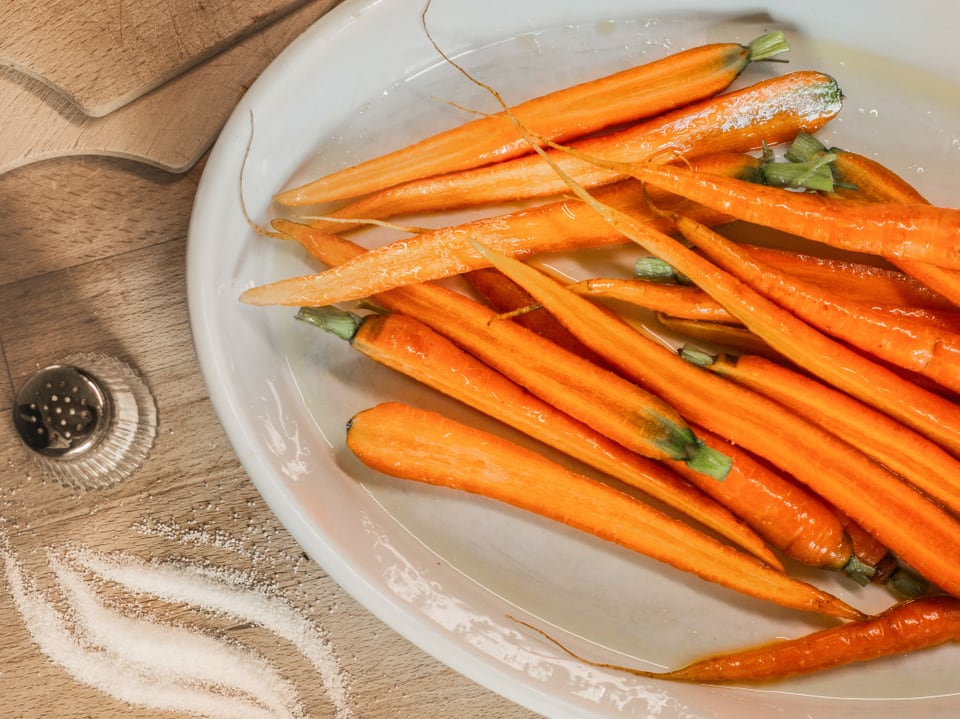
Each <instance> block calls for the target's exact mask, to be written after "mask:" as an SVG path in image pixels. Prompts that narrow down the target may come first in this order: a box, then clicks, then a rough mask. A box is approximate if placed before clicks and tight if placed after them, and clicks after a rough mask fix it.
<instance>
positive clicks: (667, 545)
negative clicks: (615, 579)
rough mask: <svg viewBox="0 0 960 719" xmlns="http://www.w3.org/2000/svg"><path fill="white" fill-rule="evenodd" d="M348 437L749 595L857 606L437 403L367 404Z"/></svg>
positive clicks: (360, 446)
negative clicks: (424, 406) (452, 415)
mask: <svg viewBox="0 0 960 719" xmlns="http://www.w3.org/2000/svg"><path fill="white" fill-rule="evenodd" d="M347 447H348V448H349V449H350V450H351V451H352V452H353V453H354V454H355V455H356V456H357V457H358V458H359V459H360V460H361V461H362V462H363V463H364V464H366V465H368V466H369V467H371V468H373V469H375V470H377V471H379V472H383V473H385V474H388V475H391V476H394V477H399V478H402V479H410V480H414V481H418V482H425V483H427V484H433V485H438V486H442V487H449V488H452V489H457V490H460V491H465V492H470V493H473V494H478V495H481V496H484V497H487V498H489V499H494V500H497V501H500V502H504V503H506V504H509V505H511V506H514V507H517V508H519V509H523V510H526V511H529V512H533V513H535V514H538V515H540V516H543V517H547V518H549V519H552V520H554V521H558V522H562V523H564V524H566V525H567V526H570V527H573V528H575V529H578V530H580V531H583V532H587V533H589V534H592V535H594V536H597V537H599V538H601V539H604V540H607V541H610V542H614V543H616V544H619V545H620V546H622V547H625V548H627V549H629V550H633V551H636V552H640V553H642V554H644V555H646V556H649V557H651V558H653V559H656V560H658V561H661V562H665V563H667V564H670V565H671V566H673V567H676V568H677V569H681V570H683V571H688V572H693V573H694V574H696V575H697V576H699V577H701V578H703V579H705V580H707V581H711V582H716V583H718V584H720V585H722V586H726V587H728V588H730V589H734V590H736V591H739V592H743V593H745V594H748V595H749V596H753V597H757V598H760V599H764V600H768V601H771V602H775V603H777V604H779V605H781V606H786V607H791V608H795V609H799V610H805V611H813V612H819V613H822V614H828V615H831V616H836V617H841V618H847V619H860V618H862V616H863V615H862V614H861V613H860V612H859V611H858V610H856V609H854V608H853V607H851V606H849V605H848V604H846V603H845V602H843V601H841V600H839V599H837V598H836V597H834V596H833V595H830V594H828V593H827V592H824V591H822V590H820V589H817V588H815V587H813V586H811V585H809V584H806V583H804V582H800V581H797V580H795V579H791V578H789V577H788V576H787V575H785V574H784V573H783V572H780V571H778V570H776V569H772V568H771V567H768V566H767V565H766V564H764V563H763V562H760V561H759V560H757V559H756V558H754V557H752V556H750V555H746V554H743V553H742V552H738V551H737V550H735V549H733V548H731V547H729V546H727V545H723V544H720V543H719V542H717V541H716V540H714V539H712V538H710V537H708V536H706V535H703V534H699V533H697V532H691V530H690V527H688V526H686V525H684V524H683V523H682V522H679V521H677V520H673V519H669V518H667V517H666V516H665V515H663V514H662V513H660V512H658V511H657V510H655V509H653V508H652V507H649V506H648V505H646V504H644V503H642V502H639V501H637V500H636V499H635V498H633V497H630V496H629V495H626V494H624V493H622V492H619V491H617V490H615V489H613V488H611V487H609V486H607V485H605V484H603V483H601V482H598V481H596V480H593V479H590V478H588V477H586V476H584V475H580V474H577V473H575V472H571V471H570V470H568V469H566V468H565V467H563V466H562V465H559V464H557V463H555V462H553V461H551V460H549V459H547V458H546V457H544V456H543V455H541V454H538V453H536V452H533V451H531V450H528V449H526V448H523V447H520V446H519V445H517V444H514V443H512V442H509V441H508V440H506V439H504V438H503V437H500V436H499V435H494V434H490V433H488V432H484V431H482V430H478V429H475V428H472V427H468V426H467V425H464V424H461V423H459V422H455V421H453V420H451V419H449V418H447V417H444V416H442V415H439V414H437V413H435V412H429V411H426V410H420V409H416V408H413V407H410V406H408V405H403V404H399V403H396V402H388V403H383V404H380V405H377V406H375V407H372V408H371V409H367V410H364V411H362V412H360V413H358V414H356V415H354V417H353V418H352V419H351V420H350V422H349V423H348V425H347Z"/></svg>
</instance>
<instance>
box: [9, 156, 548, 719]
mask: <svg viewBox="0 0 960 719" xmlns="http://www.w3.org/2000/svg"><path fill="white" fill-rule="evenodd" d="M201 170H202V167H201V166H197V167H196V168H194V169H193V170H191V171H190V172H188V173H186V174H183V175H178V176H174V175H170V174H168V173H164V172H162V171H160V170H157V169H153V168H148V167H144V166H142V165H139V164H137V163H133V162H128V161H124V160H117V159H109V158H107V159H104V158H64V159H59V160H52V161H49V162H44V163H39V164H36V165H31V166H28V167H24V168H21V169H19V170H16V171H13V172H10V173H7V174H6V175H4V176H2V177H0V413H2V414H3V415H4V417H5V419H4V420H3V421H2V422H0V467H3V472H2V475H0V476H2V481H0V539H2V541H0V549H3V548H4V543H6V548H7V549H8V550H9V552H10V553H11V554H12V555H13V556H14V557H15V558H16V559H17V561H18V562H19V564H20V566H21V567H22V569H23V572H24V574H26V575H28V576H29V577H31V578H33V579H34V580H35V581H36V582H37V584H38V587H39V589H40V591H43V592H45V594H44V596H46V597H48V598H49V601H50V602H51V603H56V602H59V601H62V597H61V596H60V595H59V594H58V593H57V592H56V591H55V590H54V588H52V586H51V585H52V579H51V577H50V574H51V569H50V562H49V557H50V556H51V554H53V555H56V554H57V553H60V552H62V551H64V550H65V549H66V548H70V547H80V548H85V549H87V550H89V551H94V552H97V553H103V554H107V555H113V554H116V553H120V554H121V555H123V556H126V557H134V558H139V559H141V560H143V561H149V560H155V559H160V560H164V561H177V562H180V561H193V562H202V563H203V564H204V565H205V566H213V567H220V568H229V569H230V570H232V571H237V572H244V573H247V574H248V575H249V576H252V577H253V578H254V579H255V580H256V582H258V583H262V584H264V585H266V586H269V587H271V588H272V590H273V591H274V592H276V593H278V594H279V595H280V596H282V597H283V598H284V599H285V600H287V601H289V602H290V603H291V604H292V605H293V606H294V607H296V609H297V610H298V611H299V612H301V613H302V614H303V616H305V617H307V618H308V619H309V620H311V621H312V622H314V623H315V624H316V625H317V626H318V627H321V628H322V629H323V631H325V632H326V634H327V635H328V638H329V642H330V646H331V648H332V651H333V652H334V654H335V656H336V657H337V658H338V659H339V663H340V667H341V668H342V670H343V672H344V674H345V675H346V676H347V677H348V680H349V687H350V699H349V702H350V707H351V709H352V712H353V716H355V717H362V718H363V719H403V718H410V719H413V718H416V719H441V718H442V719H447V718H449V717H458V719H474V718H476V719H481V718H483V719H506V718H507V717H510V718H511V719H526V718H527V717H532V716H533V715H532V714H530V713H529V712H527V711H525V710H522V709H520V708H518V707H516V706H515V705H513V704H511V703H510V702H508V701H506V700H504V699H502V698H501V697H498V696H496V695H494V694H492V693H490V692H488V691H486V690H485V689H482V688H480V687H479V686H477V685H475V684H473V683H472V682H470V681H468V680H466V679H465V678H463V677H462V676H460V675H459V674H457V673H455V672H453V671H451V670H450V669H448V668H446V667H444V666H442V665H441V664H439V663H438V662H436V661H435V660H433V659H432V658H430V657H429V656H427V655H425V654H424V653H423V652H421V651H420V650H419V649H417V648H416V647H414V646H413V645H411V644H410V643H408V642H407V641H406V640H404V639H402V638H401V637H400V636H398V635H397V634H395V633H394V632H393V631H391V630H390V629H389V628H387V627H385V626H384V625H383V624H381V623H380V622H379V621H378V620H376V619H375V618H374V617H372V616H371V615H370V614H369V613H368V612H366V610H364V609H363V608H362V607H360V606H359V605H358V604H357V603H356V602H355V601H354V600H353V599H351V598H350V597H349V596H348V595H346V594H345V593H344V592H343V591H342V590H341V589H340V588H339V587H338V586H337V585H336V584H335V583H334V582H333V581H332V580H331V579H330V578H329V577H328V576H327V575H326V574H325V573H324V572H323V570H322V569H321V568H320V567H319V566H318V565H317V564H316V563H315V562H313V561H311V560H310V559H309V558H307V557H305V556H304V555H303V554H302V551H301V549H300V548H299V546H298V545H297V544H296V542H295V541H294V540H293V539H292V538H291V537H290V536H289V534H287V532H286V531H285V530H284V529H283V528H282V527H281V526H280V525H279V523H278V521H277V520H276V518H275V517H274V515H273V514H272V513H271V512H270V510H269V509H268V508H267V507H266V505H265V504H264V502H263V501H262V500H261V498H260V497H259V495H258V493H257V491H256V489H255V488H254V487H253V485H252V484H251V483H250V481H249V479H248V478H247V477H246V475H245V474H244V472H243V470H242V468H241V466H240V465H239V463H238V461H237V459H236V456H235V454H234V452H233V450H232V448H231V447H230V445H229V444H228V442H227V440H226V439H225V436H224V434H223V433H222V430H221V428H220V426H219V424H218V422H217V418H216V416H215V415H214V412H213V409H212V407H211V404H210V402H209V399H208V397H207V394H206V391H205V388H204V385H203V382H202V380H201V377H200V373H199V370H198V367H197V361H196V357H195V355H194V352H193V346H192V343H191V337H190V327H189V321H188V316H187V310H186V299H185V286H184V253H185V243H186V231H187V224H188V220H189V213H190V206H191V202H192V199H193V193H194V190H195V187H196V183H197V180H198V178H199V175H200V172H201ZM78 352H79V353H86V352H95V353H106V354H109V355H113V356H116V357H119V358H121V359H123V360H124V361H126V362H129V363H130V364H131V365H132V366H134V367H135V368H136V369H137V370H138V371H139V372H140V373H141V374H142V376H143V377H144V379H145V380H146V382H147V384H148V386H149V387H150V389H151V390H152V392H153V394H154V396H155V398H156V401H157V406H158V411H159V418H160V424H159V432H158V436H157V440H156V444H155V446H154V448H153V450H152V452H151V454H150V457H149V458H148V459H147V462H146V463H145V465H144V466H143V467H142V468H141V469H140V470H139V471H138V472H137V473H135V474H134V475H133V476H132V477H130V478H129V479H127V480H126V481H124V482H122V483H120V484H117V485H115V486H113V487H111V488H108V489H105V490H95V491H89V492H78V491H76V490H72V489H67V488H65V487H64V486H62V485H60V484H58V483H57V482H55V481H52V480H50V479H48V478H46V477H45V475H44V474H43V473H42V472H41V471H40V470H39V468H38V467H37V465H36V464H35V463H34V462H33V461H32V459H31V457H30V456H29V453H28V451H27V450H25V449H24V448H23V445H22V444H21V443H20V441H19V439H18V438H17V437H16V436H15V433H14V432H13V428H12V422H11V421H9V418H10V413H11V410H12V404H13V403H12V396H13V392H14V390H15V388H16V387H18V386H19V385H20V383H21V382H22V381H23V379H24V377H26V376H27V375H28V374H29V373H30V372H32V371H34V370H35V369H37V368H38V367H42V366H45V365H47V364H48V363H50V362H53V361H56V360H58V359H59V358H62V357H64V356H66V355H69V354H74V353H78ZM211 538H213V539H215V540H216V541H210V540H211ZM2 563H3V562H2V561H0V565H2ZM0 569H2V567H0ZM131 604H135V605H136V608H137V609H138V610H139V611H144V605H143V603H142V601H141V600H137V602H133V601H132V600H130V599H129V598H128V599H126V600H125V603H124V602H121V603H120V604H119V605H114V607H115V608H116V607H119V608H120V609H124V608H128V607H129V606H130V605H131ZM149 609H150V613H151V616H153V617H155V618H156V619H157V620H158V621H171V622H172V621H176V622H178V623H180V624H181V625H183V626H187V627H190V628H192V629H194V630H196V631H203V632H205V633H206V634H207V635H209V636H216V637H221V636H222V637H226V638H229V639H231V640H233V641H237V642H243V643H244V644H245V645H248V646H252V647H255V648H256V649H257V650H258V651H259V652H260V653H261V654H262V655H263V656H264V657H266V658H267V659H268V660H269V661H270V662H271V663H272V664H273V665H274V666H275V667H276V668H277V669H278V670H279V672H280V673H281V674H282V675H283V676H284V677H286V678H287V679H288V680H289V681H291V682H293V684H294V685H295V686H296V687H297V689H298V691H299V692H300V696H301V698H302V701H303V707H304V710H305V715H306V716H309V717H311V718H312V719H325V718H327V717H334V716H336V714H335V708H334V706H333V705H332V703H331V702H330V700H329V698H328V696H327V695H326V694H325V692H324V690H323V687H322V686H321V683H320V682H319V681H318V677H317V674H316V672H315V671H314V670H313V669H312V667H311V666H310V665H308V664H307V663H306V662H305V661H304V659H303V657H302V656H301V655H299V654H298V653H297V652H296V651H295V650H294V649H292V648H291V647H290V646H289V644H287V643H284V642H282V641H280V640H278V639H277V638H276V636H274V635H273V634H271V633H270V632H268V631H266V630H264V629H263V628H260V627H256V626H250V625H248V624H242V623H241V624H238V623H235V622H234V623H231V622H224V620H223V619H222V618H218V617H214V616H208V615H204V614H199V613H191V612H187V611H186V610H184V609H183V607H178V606H174V605H166V604H162V603H160V604H156V605H150V606H149ZM0 616H2V617H3V626H4V632H3V634H2V636H0V657H3V666H2V686H3V690H4V702H3V704H4V707H5V709H4V710H3V712H0V713H2V715H3V716H4V717H18V718H24V719H39V718H40V717H52V716H56V717H58V719H81V718H88V717H97V718H98V719H121V718H122V719H145V718H146V717H151V718H152V719H156V718H157V717H167V716H169V717H171V718H173V717H178V716H186V715H184V714H178V713H176V712H156V711H153V710H149V709H144V708H141V707H137V706H134V705H132V704H130V703H128V702H124V701H119V700H117V699H116V698H114V697H113V696H111V695H109V694H108V693H105V692H104V691H101V690H98V689H96V688H94V687H91V686H89V685H87V684H84V683H81V682H79V681H78V680H77V679H76V678H75V676H74V675H73V674H72V673H71V672H69V671H67V670H65V669H64V668H63V667H62V666H58V665H57V664H56V663H54V662H53V661H51V659H50V658H49V657H48V656H47V655H46V654H45V653H44V651H43V650H42V649H41V648H40V647H39V646H38V645H37V644H36V643H35V641H34V640H33V639H32V637H31V636H30V634H29V633H28V632H27V631H26V628H25V624H24V621H23V620H22V617H21V616H20V613H19V610H18V608H17V607H16V606H15V605H14V603H13V600H12V598H11V592H10V587H9V585H8V583H7V582H6V581H5V580H4V579H3V575H2V572H0Z"/></svg>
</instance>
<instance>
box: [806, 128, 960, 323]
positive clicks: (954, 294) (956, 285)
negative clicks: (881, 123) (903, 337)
mask: <svg viewBox="0 0 960 719" xmlns="http://www.w3.org/2000/svg"><path fill="white" fill-rule="evenodd" d="M795 147H798V148H799V149H798V151H799V152H800V153H801V154H802V155H803V158H808V157H811V156H813V155H815V154H818V153H825V152H827V151H828V150H827V148H826V147H825V146H824V145H823V144H822V143H821V142H820V141H819V140H817V139H816V138H815V137H812V136H809V135H803V134H802V135H800V136H798V137H797V139H796V140H795V141H794V143H793V145H792V146H791V149H794V148H795ZM829 152H830V153H832V154H833V155H834V156H835V159H834V160H833V162H832V163H831V168H832V170H833V173H834V175H835V176H836V180H837V182H838V183H840V184H841V185H843V184H846V185H851V186H855V187H856V189H855V190H848V189H844V188H843V187H838V188H837V190H836V193H837V194H838V195H840V196H841V197H853V198H856V199H860V200H867V201H871V202H896V203H900V204H905V205H910V204H930V203H929V202H928V201H927V199H926V198H925V197H924V196H923V195H922V194H921V193H920V192H918V191H917V189H916V188H915V187H913V186H912V185H911V184H910V183H908V182H907V181H906V180H905V179H903V178H902V177H900V176H899V175H898V174H897V173H895V172H894V171H893V170H891V169H890V168H888V167H886V166H885V165H883V164H882V163H880V162H877V161H876V160H873V159H871V158H869V157H864V156H863V155H860V154H857V153H855V152H850V151H847V150H841V149H838V148H833V149H831V150H829ZM893 263H894V264H895V265H897V267H899V268H900V269H901V270H903V271H904V272H906V273H907V274H909V275H910V276H912V277H914V278H916V279H917V280H919V281H920V282H922V283H923V284H924V285H926V286H927V287H929V288H931V289H932V290H935V291H936V292H938V293H940V294H941V295H942V296H944V297H946V298H948V299H949V300H950V301H951V302H952V303H953V304H954V305H955V306H960V271H958V270H951V269H945V268H943V267H937V266H935V265H930V264H925V263H923V262H916V261H913V260H909V259H897V258H894V259H893Z"/></svg>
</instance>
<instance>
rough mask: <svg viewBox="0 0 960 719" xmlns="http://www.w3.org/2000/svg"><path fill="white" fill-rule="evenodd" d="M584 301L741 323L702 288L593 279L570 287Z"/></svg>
mask: <svg viewBox="0 0 960 719" xmlns="http://www.w3.org/2000/svg"><path fill="white" fill-rule="evenodd" d="M570 290H571V291H573V292H576V293H577V294H578V295H583V296H584V297H593V298H597V299H608V300H619V301H621V302H626V303H628V304H631V305H636V306H637V307H643V308H645V309H648V310H652V311H653V312H663V313H665V314H668V315H670V316H671V317H678V318H682V319H688V320H700V321H704V322H726V323H730V324H736V323H737V322H738V320H737V319H736V318H735V317H733V316H732V315H731V314H730V313H729V312H727V311H726V310H725V309H724V308H723V305H721V304H720V303H719V302H717V301H716V300H714V299H713V298H712V297H710V295H708V294H707V293H706V292H704V291H703V290H701V289H700V288H699V287H694V286H692V285H677V284H670V283H665V282H653V281H650V280H638V279H623V278H615V277H591V278H589V279H586V280H581V281H579V282H576V283H574V284H572V285H570Z"/></svg>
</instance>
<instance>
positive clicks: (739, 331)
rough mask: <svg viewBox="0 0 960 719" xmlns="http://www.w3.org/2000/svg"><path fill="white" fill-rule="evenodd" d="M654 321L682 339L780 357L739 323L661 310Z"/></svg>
mask: <svg viewBox="0 0 960 719" xmlns="http://www.w3.org/2000/svg"><path fill="white" fill-rule="evenodd" d="M657 322H659V323H660V324H661V325H663V327H664V329H666V330H668V331H670V332H672V333H673V334H674V335H675V336H676V337H677V338H682V339H683V340H684V341H690V340H693V341H696V342H706V343H707V344H708V345H709V346H712V347H716V348H724V349H725V350H726V351H731V352H736V353H738V354H742V353H750V354H755V355H759V356H762V357H768V358H770V359H772V360H776V361H782V360H783V356H782V355H781V354H780V353H779V352H777V351H776V350H774V349H772V348H771V347H770V345H768V344H767V343H766V342H764V341H763V340H762V339H760V338H759V337H757V335H755V334H754V333H753V332H751V331H750V330H748V329H747V328H746V327H743V326H742V325H733V324H727V323H725V322H701V321H699V320H686V319H681V318H676V317H670V316H669V315H665V314H663V313H662V312H660V313H657Z"/></svg>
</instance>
